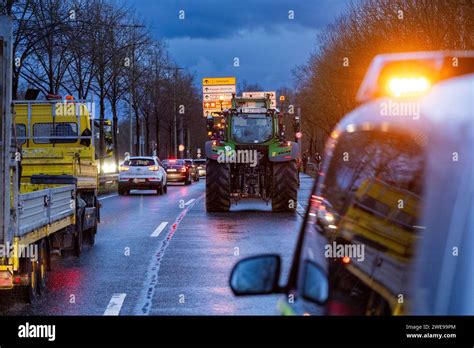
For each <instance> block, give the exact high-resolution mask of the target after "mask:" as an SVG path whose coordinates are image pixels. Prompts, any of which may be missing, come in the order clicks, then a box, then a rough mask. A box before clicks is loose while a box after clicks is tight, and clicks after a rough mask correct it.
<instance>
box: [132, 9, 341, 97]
mask: <svg viewBox="0 0 474 348" xmlns="http://www.w3.org/2000/svg"><path fill="white" fill-rule="evenodd" d="M126 1H127V3H129V4H130V5H132V6H133V7H135V8H136V12H137V15H138V16H139V17H140V18H141V19H143V20H144V21H145V22H146V23H147V24H149V25H150V27H151V29H152V33H153V36H154V37H155V38H164V39H165V40H166V41H167V43H168V48H169V51H170V53H171V54H172V56H173V58H174V59H175V60H176V61H177V62H178V64H179V65H180V66H182V67H185V68H187V69H188V70H189V71H191V72H192V73H194V74H195V75H196V77H197V79H200V78H202V77H204V76H236V77H237V82H239V81H242V80H243V79H245V80H247V81H248V82H249V83H259V84H260V85H262V86H263V87H264V88H266V89H276V88H278V87H282V86H291V85H292V84H293V75H292V70H293V69H294V68H295V66H296V65H299V64H302V63H305V62H306V61H307V59H308V58H309V55H310V54H311V52H313V51H314V50H315V49H316V46H315V45H316V35H317V33H318V31H320V30H324V28H325V27H326V25H327V24H329V23H331V22H332V21H334V19H335V18H336V17H337V15H339V14H340V13H341V12H343V10H344V9H345V7H346V1H344V0H254V1H252V0H126ZM180 10H183V11H184V15H185V19H179V12H180ZM290 10H292V11H294V19H292V20H290V19H289V18H288V15H289V11H290ZM235 57H237V58H239V60H240V67H234V65H233V64H234V58H235ZM198 81H200V80H198Z"/></svg>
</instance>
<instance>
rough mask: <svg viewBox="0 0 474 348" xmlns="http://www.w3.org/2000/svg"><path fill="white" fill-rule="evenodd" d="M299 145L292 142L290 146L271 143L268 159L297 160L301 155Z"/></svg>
mask: <svg viewBox="0 0 474 348" xmlns="http://www.w3.org/2000/svg"><path fill="white" fill-rule="evenodd" d="M299 153H300V151H299V145H298V144H297V143H295V142H290V146H279V145H278V144H275V145H273V146H272V145H270V147H269V149H268V159H269V161H270V162H287V161H291V160H296V159H297V158H298V156H299Z"/></svg>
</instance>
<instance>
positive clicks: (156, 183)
mask: <svg viewBox="0 0 474 348" xmlns="http://www.w3.org/2000/svg"><path fill="white" fill-rule="evenodd" d="M167 184H168V181H167V176H166V170H165V169H164V168H163V164H162V163H161V161H160V159H159V158H158V157H145V156H136V157H129V158H128V159H126V160H125V161H124V162H123V163H122V164H121V165H120V167H119V181H118V193H119V195H125V194H129V193H130V190H156V192H157V193H158V194H160V195H162V194H165V193H166V192H167V191H168V185H167Z"/></svg>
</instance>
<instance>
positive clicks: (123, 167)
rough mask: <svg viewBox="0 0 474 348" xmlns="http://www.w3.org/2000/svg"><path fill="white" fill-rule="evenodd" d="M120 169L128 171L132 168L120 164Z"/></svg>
mask: <svg viewBox="0 0 474 348" xmlns="http://www.w3.org/2000/svg"><path fill="white" fill-rule="evenodd" d="M119 170H120V171H121V172H126V171H128V170H130V168H129V167H127V166H120V167H119Z"/></svg>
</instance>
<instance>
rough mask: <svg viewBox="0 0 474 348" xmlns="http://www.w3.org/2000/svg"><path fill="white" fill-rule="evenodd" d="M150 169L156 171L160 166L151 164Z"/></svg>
mask: <svg viewBox="0 0 474 348" xmlns="http://www.w3.org/2000/svg"><path fill="white" fill-rule="evenodd" d="M148 170H152V171H154V172H156V171H158V170H160V167H158V166H149V167H148Z"/></svg>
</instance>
